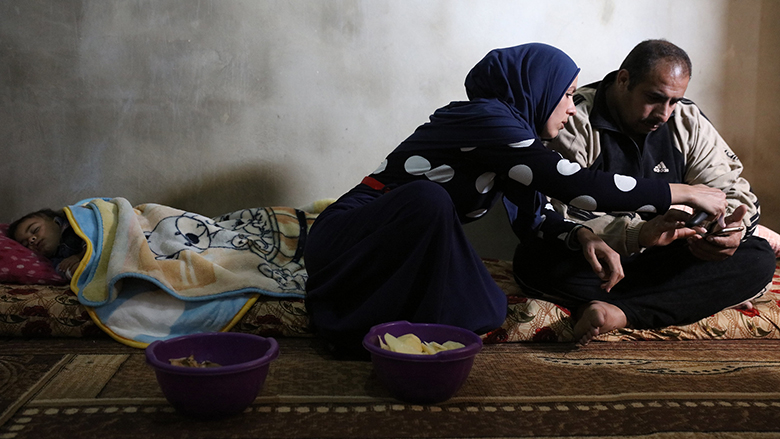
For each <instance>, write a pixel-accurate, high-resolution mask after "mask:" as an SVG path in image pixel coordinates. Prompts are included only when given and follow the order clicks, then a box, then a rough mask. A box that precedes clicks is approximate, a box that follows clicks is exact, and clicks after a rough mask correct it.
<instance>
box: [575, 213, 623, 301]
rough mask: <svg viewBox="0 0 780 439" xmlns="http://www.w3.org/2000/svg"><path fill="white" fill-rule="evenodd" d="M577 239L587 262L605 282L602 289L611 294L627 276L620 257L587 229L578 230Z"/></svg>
mask: <svg viewBox="0 0 780 439" xmlns="http://www.w3.org/2000/svg"><path fill="white" fill-rule="evenodd" d="M577 239H578V240H579V241H580V244H581V245H582V254H583V255H584V256H585V260H586V261H588V263H589V264H590V266H591V267H592V268H593V272H594V273H596V275H597V276H598V277H599V279H601V280H603V281H604V283H603V284H601V288H602V289H604V290H606V291H607V292H609V291H610V290H611V289H612V287H614V286H615V285H616V284H617V283H618V282H620V280H621V279H623V277H624V276H625V274H624V273H623V265H622V264H621V263H620V255H619V254H618V253H617V252H616V251H615V250H612V248H611V247H610V246H609V245H607V243H606V242H604V240H603V239H601V238H600V237H599V236H598V235H596V234H595V233H593V232H592V231H590V229H588V228H587V227H580V228H579V229H577ZM602 263H603V264H602Z"/></svg>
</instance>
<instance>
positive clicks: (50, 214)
mask: <svg viewBox="0 0 780 439" xmlns="http://www.w3.org/2000/svg"><path fill="white" fill-rule="evenodd" d="M60 216H61V215H60V214H58V213H57V212H55V211H53V210H51V209H41V210H38V211H36V212H32V213H28V214H27V215H25V216H23V217H21V218H19V219H18V220H16V221H14V222H12V223H11V224H10V225H9V226H8V236H9V237H10V238H11V239H14V240H15V238H14V235H16V229H17V228H18V227H19V224H20V223H21V222H22V221H24V220H26V219H29V218H34V217H41V218H51V219H54V218H58V217H60Z"/></svg>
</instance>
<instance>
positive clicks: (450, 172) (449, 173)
mask: <svg viewBox="0 0 780 439" xmlns="http://www.w3.org/2000/svg"><path fill="white" fill-rule="evenodd" d="M425 176H426V177H428V179H429V180H431V181H435V182H436V183H446V182H448V181H450V180H452V177H454V176H455V170H454V169H452V168H451V167H449V166H447V165H441V166H439V167H438V168H436V169H433V170H431V171H428V172H426V173H425Z"/></svg>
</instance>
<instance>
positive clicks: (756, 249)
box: [507, 40, 775, 344]
mask: <svg viewBox="0 0 780 439" xmlns="http://www.w3.org/2000/svg"><path fill="white" fill-rule="evenodd" d="M691 70H692V67H691V62H690V59H689V58H688V55H687V54H686V53H685V51H683V50H682V49H680V48H679V47H677V46H675V45H674V44H672V43H670V42H668V41H665V40H648V41H644V42H642V43H640V44H639V45H637V46H636V47H635V48H634V49H633V50H632V51H631V53H629V55H628V56H627V57H626V59H625V60H624V61H623V63H622V64H621V66H620V70H618V71H616V72H612V73H610V74H608V75H607V76H606V77H605V78H604V79H603V80H602V81H600V82H598V83H595V84H590V85H587V86H584V87H582V88H580V89H579V90H578V91H577V93H576V94H575V104H576V107H577V114H576V115H575V116H573V119H572V121H571V123H568V124H566V126H565V129H564V130H562V131H561V132H560V134H559V135H558V137H556V138H555V139H552V140H551V141H550V142H549V144H548V146H549V147H550V148H552V149H554V150H556V151H558V152H559V153H561V154H562V155H563V156H564V157H565V158H567V159H569V160H571V161H573V162H576V163H578V164H579V165H580V166H583V167H588V168H592V169H600V170H604V171H608V172H614V173H618V174H622V175H629V176H632V177H643V178H658V179H662V180H665V181H667V182H668V183H687V184H706V185H708V186H711V187H716V188H719V189H721V190H723V191H724V192H725V193H726V195H727V198H728V201H729V209H728V215H727V216H726V217H725V218H723V219H719V221H712V222H711V223H710V225H709V228H708V229H705V228H702V227H697V228H696V229H695V230H696V231H697V232H698V233H696V234H694V233H693V232H692V230H691V228H687V227H684V221H686V220H688V219H689V218H690V217H691V215H689V214H688V213H685V212H682V211H680V210H670V211H669V212H667V213H666V214H664V215H655V214H639V213H630V214H629V213H620V212H611V213H604V212H589V211H584V210H581V209H576V208H574V207H572V206H565V205H562V203H559V202H556V201H555V200H553V204H554V205H555V208H556V210H557V211H559V212H560V213H562V214H563V215H564V216H565V217H566V218H568V219H570V220H573V221H576V222H579V223H581V224H583V225H585V226H587V227H588V228H590V229H592V230H593V231H594V232H595V233H596V234H597V235H599V236H600V237H601V238H602V239H604V240H605V241H606V242H607V243H608V244H609V245H610V247H612V248H613V249H614V250H615V251H617V252H618V253H619V254H620V255H621V262H622V265H623V268H624V273H625V278H624V279H623V280H622V281H621V282H620V283H618V284H617V285H616V286H615V287H614V288H613V289H612V291H611V292H610V293H607V292H605V291H601V290H600V289H599V283H598V282H597V281H598V278H597V277H595V276H594V275H593V273H592V271H591V270H590V267H588V266H587V265H586V264H584V263H583V261H582V258H581V257H577V255H576V253H573V252H571V251H570V250H567V249H565V248H563V247H560V248H556V247H554V246H551V245H549V244H546V243H545V244H543V243H542V241H541V240H539V239H535V240H530V242H529V240H525V242H521V244H520V245H519V246H518V250H517V252H516V253H515V260H514V264H515V275H516V278H517V280H518V282H519V283H520V284H521V286H523V288H524V291H526V292H528V293H530V294H531V295H536V296H537V297H540V298H544V299H547V300H550V301H553V302H556V303H559V304H561V305H564V306H568V307H571V308H573V309H576V312H575V319H576V323H575V327H574V335H575V339H577V340H578V341H579V342H580V343H582V344H585V343H587V342H589V341H590V340H591V339H592V338H593V337H595V336H596V335H598V334H599V333H603V332H607V331H610V330H612V329H616V328H622V327H634V328H657V327H664V326H669V325H681V324H689V323H693V322H695V321H698V320H700V319H702V318H704V317H707V316H709V315H712V314H714V313H716V312H718V311H720V310H722V309H724V308H727V307H730V306H735V305H738V304H744V305H743V306H748V307H749V306H750V305H749V302H747V301H749V300H750V299H752V298H753V297H755V296H756V295H759V294H761V292H762V291H763V288H764V287H765V286H766V285H767V284H768V283H769V282H770V281H771V278H772V274H773V273H774V268H775V256H774V254H773V252H772V250H771V248H770V246H769V244H768V243H767V242H766V241H764V240H763V239H761V238H757V237H754V236H752V233H753V231H754V229H755V227H756V226H757V225H758V219H759V205H758V200H757V198H756V196H755V195H754V194H753V193H752V192H751V191H750V185H749V183H748V182H747V181H746V180H745V179H744V178H742V177H741V176H740V173H741V171H742V164H741V163H740V162H739V159H738V158H737V156H736V154H734V152H733V151H732V150H731V149H730V148H729V146H728V145H727V144H726V142H725V141H724V140H723V139H722V138H721V137H720V135H719V134H718V132H717V131H716V130H715V128H714V127H713V126H712V124H711V123H710V122H709V121H708V120H707V118H706V117H705V116H704V114H702V112H701V111H700V110H699V108H698V107H697V106H696V105H695V104H694V103H693V102H691V101H689V100H687V99H685V98H684V94H685V91H686V89H687V87H688V82H689V80H690V77H691ZM507 207H508V208H510V215H511V206H510V205H508V206H507ZM710 220H715V219H713V218H710ZM739 227H741V228H742V229H741V230H737V231H732V232H727V231H725V232H723V233H718V232H720V231H722V230H724V229H734V228H739ZM708 231H709V232H712V233H713V234H707V232H708ZM705 234H707V236H702V235H705Z"/></svg>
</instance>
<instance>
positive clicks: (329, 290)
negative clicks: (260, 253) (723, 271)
mask: <svg viewBox="0 0 780 439" xmlns="http://www.w3.org/2000/svg"><path fill="white" fill-rule="evenodd" d="M578 74H579V68H578V67H577V66H576V64H575V63H574V61H572V60H571V59H570V58H569V57H568V56H567V55H566V54H564V53H563V52H561V51H560V50H558V49H556V48H554V47H551V46H548V45H544V44H539V43H533V44H525V45H521V46H516V47H510V48H506V49H497V50H493V51H491V52H490V53H488V54H487V55H486V56H485V58H484V59H483V60H482V61H480V62H479V63H478V64H477V65H476V66H475V67H474V68H473V69H472V70H471V72H470V73H469V74H468V76H467V77H466V89H467V92H468V96H469V101H465V102H452V103H450V104H449V105H447V106H446V107H443V108H440V109H439V110H437V111H436V112H434V114H433V115H432V116H431V118H430V122H428V123H426V124H424V125H422V126H420V127H419V128H418V129H417V130H416V131H415V132H414V133H413V134H412V135H411V136H410V137H409V138H407V139H406V140H405V141H404V142H402V143H401V144H400V145H399V146H398V147H397V148H396V149H395V150H394V151H393V152H392V153H391V154H390V155H389V156H388V157H387V159H386V160H385V161H384V162H383V163H382V164H381V165H380V167H379V168H378V169H377V170H376V171H374V172H373V173H372V174H371V175H369V176H368V177H366V178H365V179H364V180H363V182H362V183H361V184H359V185H357V186H356V187H355V188H353V189H352V190H350V191H349V192H348V193H347V194H345V195H343V196H342V197H341V198H340V199H339V200H338V201H336V202H335V203H334V204H333V205H331V206H329V207H328V208H327V209H326V210H325V211H324V212H323V213H322V214H321V215H320V216H319V218H318V219H317V220H316V221H315V223H314V225H313V226H312V229H311V232H310V235H309V237H308V241H307V247H306V250H305V260H306V267H307V271H308V273H309V280H308V282H307V285H306V289H307V299H306V306H307V309H308V310H309V312H310V315H311V321H312V324H313V325H314V327H315V330H316V331H317V332H318V333H319V334H320V335H321V336H323V337H324V338H326V339H327V340H328V341H329V342H330V343H331V345H332V347H334V348H335V350H336V353H340V354H347V355H348V354H350V353H356V354H359V353H361V352H362V348H361V346H360V342H361V340H362V337H363V336H364V335H365V333H366V332H367V331H368V330H369V329H370V327H371V326H373V325H375V324H378V323H382V322H387V321H393V320H409V321H414V322H430V323H443V324H450V325H455V326H460V327H463V328H467V329H470V330H472V331H475V332H477V333H484V332H486V331H489V330H491V329H494V328H496V327H498V326H500V325H501V324H502V323H503V321H504V319H505V317H506V305H507V303H506V297H505V295H504V293H503V291H502V290H501V289H500V288H499V287H498V286H497V285H496V284H495V282H493V280H492V278H491V277H490V274H489V273H488V271H487V270H486V268H485V266H484V265H483V263H482V261H481V259H480V257H479V256H478V255H477V254H476V253H475V251H474V250H473V248H472V247H471V245H470V244H469V242H468V240H467V239H466V237H465V235H464V233H463V230H462V226H461V224H462V223H466V222H470V221H473V220H476V219H478V218H480V217H481V216H483V215H484V214H485V213H486V212H487V211H488V210H489V209H490V208H491V207H492V206H493V205H494V204H495V202H496V201H497V200H498V199H499V198H500V197H501V196H504V197H506V199H507V200H509V201H510V202H511V204H513V205H514V206H519V207H518V208H517V212H513V216H516V217H518V218H520V221H519V222H518V221H516V222H515V231H516V232H518V236H519V237H520V238H521V239H522V238H523V237H524V236H530V235H531V234H541V235H543V236H545V237H548V238H550V239H562V240H564V241H565V242H566V243H567V245H569V247H571V248H572V249H578V248H580V247H582V251H583V253H584V254H585V257H586V259H587V260H588V262H589V263H590V264H591V265H592V267H593V269H594V271H596V273H597V274H599V276H600V277H601V278H602V279H603V280H604V285H603V287H604V288H605V289H607V290H609V289H610V288H611V287H612V286H614V285H615V283H617V282H618V281H619V280H620V278H621V277H622V268H621V267H620V262H619V257H618V256H617V254H616V253H614V252H613V251H612V250H611V249H609V247H608V246H607V245H606V244H605V243H604V242H603V241H601V240H600V239H599V238H598V237H596V236H595V235H594V234H593V233H592V232H590V231H589V230H588V229H587V228H583V227H582V226H578V225H576V224H573V223H569V222H565V221H563V219H562V218H561V217H560V216H559V215H557V214H556V213H555V212H554V211H552V210H551V209H547V207H546V205H547V199H546V197H545V195H542V193H544V194H546V195H549V196H552V197H555V198H557V199H559V200H563V201H566V202H568V203H569V204H572V205H575V206H578V207H582V208H585V209H590V210H593V209H596V208H598V209H599V210H632V211H633V210H639V211H655V212H663V211H666V210H667V209H668V208H669V206H670V204H672V203H674V204H688V205H690V206H693V207H695V208H697V209H701V210H705V211H707V212H708V213H710V214H711V215H713V216H714V215H720V214H722V213H723V212H724V211H725V195H724V194H723V193H722V192H721V191H718V190H713V189H710V188H707V187H705V186H687V185H668V184H667V183H664V182H661V181H658V180H635V179H633V178H631V177H625V176H620V175H615V174H608V173H603V172H598V171H590V170H584V169H581V168H580V167H579V166H577V165H576V164H573V163H571V162H568V161H566V160H563V159H562V158H561V157H560V156H559V155H558V154H557V153H554V152H551V151H549V150H547V149H545V147H544V146H543V144H542V142H541V138H553V137H555V136H556V135H557V134H558V131H559V130H560V129H561V128H563V126H564V124H565V123H566V121H567V119H568V117H569V116H570V115H573V114H574V113H575V112H576V110H575V108H574V104H573V101H572V94H573V92H574V90H575V89H576V87H577V76H578ZM518 224H521V226H520V227H518ZM600 259H601V261H603V262H605V265H606V266H603V265H602V263H601V261H600Z"/></svg>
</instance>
